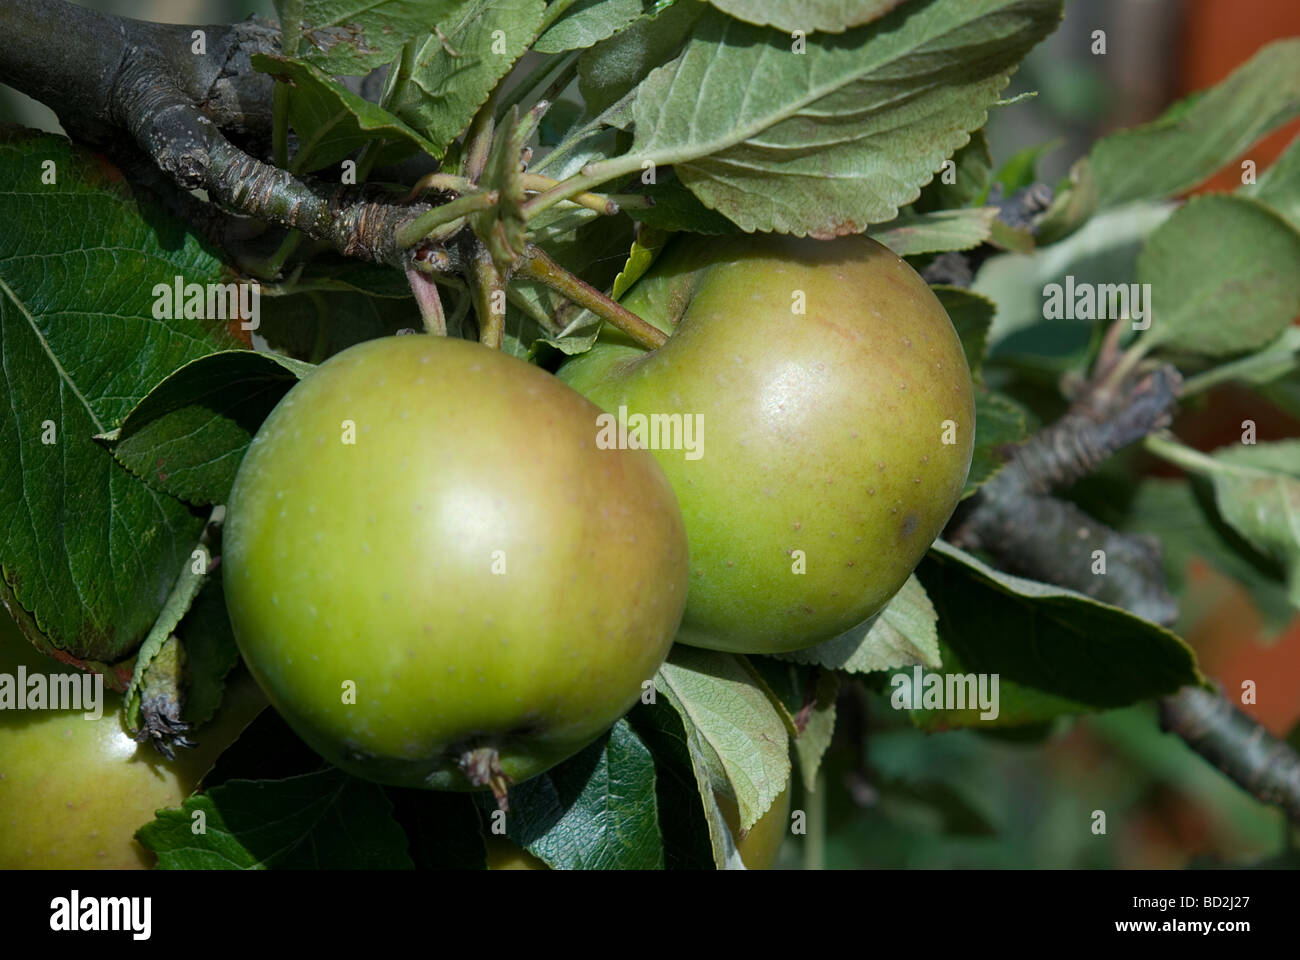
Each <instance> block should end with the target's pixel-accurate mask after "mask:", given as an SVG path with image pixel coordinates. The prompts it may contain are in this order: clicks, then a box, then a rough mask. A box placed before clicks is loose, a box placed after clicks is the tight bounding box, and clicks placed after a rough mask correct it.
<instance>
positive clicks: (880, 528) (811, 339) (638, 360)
mask: <svg viewBox="0 0 1300 960" xmlns="http://www.w3.org/2000/svg"><path fill="white" fill-rule="evenodd" d="M674 243H675V245H674V246H673V247H672V248H671V249H669V250H667V251H665V253H664V254H663V255H662V256H661V258H660V260H659V261H658V262H656V263H655V265H654V266H653V267H652V268H651V270H650V271H649V272H648V273H647V274H646V275H645V276H644V277H642V278H641V279H640V280H639V281H638V282H637V283H636V284H635V285H634V286H633V288H632V289H631V290H630V291H629V292H628V294H627V296H626V298H625V299H624V305H625V306H627V307H628V308H629V309H630V310H632V311H633V312H634V313H636V314H638V315H640V316H641V317H642V318H643V319H645V320H646V321H647V322H649V323H652V324H654V325H655V326H656V327H658V328H659V329H660V330H663V331H664V332H666V333H670V334H671V336H670V337H669V340H668V342H667V343H666V344H665V345H664V346H662V347H660V348H659V349H657V350H653V351H647V350H645V349H643V348H641V347H638V346H636V345H634V344H631V343H629V342H628V341H627V340H626V339H624V338H622V337H621V336H620V335H618V334H616V333H615V334H609V335H606V334H602V337H601V342H598V343H597V344H596V346H595V347H593V348H592V349H591V350H590V351H589V352H588V353H586V354H583V355H581V356H579V357H575V358H574V359H572V360H570V361H569V362H568V363H566V364H565V365H564V366H563V367H561V368H560V371H559V376H560V378H561V379H563V380H564V381H565V382H567V383H569V384H571V385H572V386H573V387H575V388H576V389H577V390H578V391H579V392H581V393H583V394H585V395H586V396H588V397H590V398H591V399H593V400H594V401H595V402H596V403H597V404H599V405H600V406H601V407H602V408H604V409H605V410H606V411H609V412H610V413H611V414H617V413H619V412H620V411H624V412H625V413H624V414H623V415H622V416H625V419H626V421H627V425H628V431H627V442H628V445H634V444H635V443H637V442H638V441H646V442H648V444H649V445H651V446H652V447H653V446H654V445H655V444H656V443H657V445H658V448H657V449H653V452H654V455H655V456H656V458H657V459H658V460H659V463H660V464H661V465H662V466H663V468H664V471H665V472H666V473H667V474H668V478H669V480H670V481H671V482H672V484H673V488H674V489H675V490H676V491H677V498H678V501H679V503H680V504H681V508H682V514H683V516H684V517H685V520H686V532H687V536H688V538H689V541H690V554H691V556H690V562H691V580H690V593H689V596H688V599H687V604H686V615H685V618H684V619H683V621H682V627H681V630H680V632H679V633H678V637H677V639H678V640H679V641H681V642H683V643H689V644H692V645H695V646H701V647H711V648H714V649H719V650H732V651H737V652H742V653H776V652H780V651H789V650H796V649H800V648H802V647H807V646H811V645H813V644H816V643H819V642H821V641H824V640H828V639H831V638H833V637H835V636H837V635H839V634H841V633H843V632H844V631H846V630H848V629H850V628H852V627H854V626H855V625H857V624H860V623H862V622H863V621H865V620H867V619H868V618H870V617H872V616H873V615H875V614H876V613H878V612H879V611H880V610H881V608H883V607H884V605H885V604H886V603H887V602H888V601H889V599H890V598H891V597H892V596H893V595H894V594H895V593H896V592H897V591H898V590H899V588H900V587H902V585H903V583H904V582H905V581H906V580H907V577H908V575H909V574H910V573H911V572H912V569H913V568H914V567H915V566H916V565H917V563H919V562H920V560H921V557H922V556H923V555H924V554H925V552H926V550H927V549H929V547H930V544H931V543H932V542H933V541H934V539H935V538H936V537H937V536H938V535H939V533H940V531H941V530H942V529H943V526H944V524H945V523H946V522H947V520H948V518H949V516H950V515H951V514H952V511H953V509H954V507H955V506H956V505H957V501H958V499H959V497H960V496H961V491H962V487H963V485H964V484H965V480H966V473H967V470H968V469H969V467H970V459H971V451H972V449H973V444H974V436H975V402H974V394H973V390H972V387H971V379H970V370H969V368H968V367H967V364H966V357H965V354H964V353H963V351H962V346H961V342H960V341H959V340H958V338H957V333H956V331H955V330H954V329H953V326H952V322H951V321H950V320H949V319H948V315H947V313H945V312H944V309H943V307H942V306H941V305H940V303H939V301H938V299H937V298H936V297H935V296H934V294H933V293H932V292H931V291H930V289H929V287H927V286H926V284H925V281H924V280H922V279H921V277H920V276H919V275H918V274H917V273H916V272H915V271H914V270H912V268H911V267H909V266H908V265H907V264H906V263H904V262H903V261H902V260H900V259H899V258H898V257H897V256H895V255H894V254H893V253H892V252H890V251H889V250H888V249H886V248H885V247H883V246H881V245H880V244H878V243H876V242H874V241H872V240H868V239H866V238H865V237H842V238H839V239H836V240H831V241H818V240H805V239H796V238H792V237H783V236H770V235H769V236H761V237H736V238H727V239H719V238H716V237H699V236H693V237H687V236H683V237H679V238H678V239H677V240H676V241H675V242H674ZM638 414H640V415H643V416H645V417H646V418H647V421H646V425H649V424H653V423H654V421H653V419H652V418H654V417H656V416H657V417H659V418H660V423H661V424H662V423H665V422H668V421H667V418H669V417H678V416H680V417H681V420H680V421H672V422H671V423H672V426H673V427H674V428H675V427H676V425H677V423H681V424H682V425H683V426H686V425H694V426H695V427H696V434H695V435H694V436H693V437H692V436H690V435H688V434H687V433H686V432H685V431H684V430H683V431H682V432H680V433H678V432H676V431H675V430H674V431H671V435H669V434H670V431H667V430H663V429H661V430H660V431H659V433H660V435H659V436H658V437H657V438H656V437H655V435H654V432H653V431H651V430H649V429H644V430H642V431H640V432H638V431H637V430H636V429H635V427H636V423H635V422H634V417H635V416H636V415H638ZM701 436H702V442H698V441H699V440H700V439H701ZM620 439H621V438H620ZM689 440H693V441H696V445H695V448H694V449H682V448H683V447H687V446H688V444H687V441H689Z"/></svg>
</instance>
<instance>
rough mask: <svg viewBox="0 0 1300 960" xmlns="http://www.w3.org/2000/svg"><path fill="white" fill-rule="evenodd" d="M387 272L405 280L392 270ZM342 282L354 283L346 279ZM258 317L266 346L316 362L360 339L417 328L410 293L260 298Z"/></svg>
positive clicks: (417, 318) (337, 292) (346, 292)
mask: <svg viewBox="0 0 1300 960" xmlns="http://www.w3.org/2000/svg"><path fill="white" fill-rule="evenodd" d="M388 272H389V273H392V274H394V275H396V276H397V277H399V278H400V280H401V282H402V284H403V285H405V284H406V278H405V277H403V276H402V275H401V274H400V273H398V272H397V271H396V270H391V271H388ZM357 278H358V279H360V275H357ZM341 282H342V283H346V284H348V285H349V286H351V285H352V281H351V280H348V279H342V280H341ZM363 282H364V281H363ZM407 289H408V292H409V289H410V288H409V287H408V288H407ZM261 320H262V325H261V327H259V328H258V333H260V334H261V335H262V336H263V337H265V338H266V342H267V345H268V346H269V347H271V348H272V349H274V350H277V351H280V352H283V353H285V354H288V355H289V356H291V357H295V358H298V359H300V360H308V361H310V362H312V363H318V362H320V361H321V360H324V359H326V358H327V357H330V356H333V355H334V354H336V353H338V352H339V351H340V350H345V349H347V348H348V347H350V346H352V345H353V344H355V343H360V342H361V341H363V340H371V339H373V338H375V337H383V336H391V335H392V334H395V333H397V331H399V330H415V329H419V327H420V312H419V310H418V309H417V307H416V306H415V301H414V300H413V299H411V298H410V297H407V298H405V299H398V298H396V297H390V296H381V295H378V294H374V295H372V294H371V293H369V292H367V293H360V292H352V291H350V290H329V291H328V292H323V293H322V292H315V291H313V292H308V293H295V294H292V295H290V296H283V297H263V298H262V317H261Z"/></svg>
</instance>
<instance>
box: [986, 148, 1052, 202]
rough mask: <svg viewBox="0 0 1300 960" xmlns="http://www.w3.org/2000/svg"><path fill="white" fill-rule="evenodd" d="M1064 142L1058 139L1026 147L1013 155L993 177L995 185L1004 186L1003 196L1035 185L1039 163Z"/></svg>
mask: <svg viewBox="0 0 1300 960" xmlns="http://www.w3.org/2000/svg"><path fill="white" fill-rule="evenodd" d="M1062 142H1063V141H1062V140H1061V139H1060V138H1057V139H1056V140H1049V141H1047V142H1046V143H1039V144H1034V145H1033V146H1029V147H1025V148H1024V149H1023V150H1020V151H1017V152H1016V153H1015V154H1013V155H1012V157H1011V159H1010V160H1008V161H1007V162H1006V163H1004V164H1003V165H1002V167H1001V168H1000V169H999V170H998V172H997V174H996V175H995V176H994V177H993V181H994V183H1000V184H1002V193H1003V196H1006V197H1009V196H1011V195H1012V194H1013V193H1015V192H1016V191H1017V190H1023V189H1024V188H1025V187H1028V186H1030V185H1031V184H1033V183H1034V182H1035V181H1036V180H1037V179H1038V161H1039V160H1040V159H1042V158H1043V157H1044V156H1045V155H1047V154H1049V153H1051V152H1052V151H1053V150H1055V149H1057V148H1058V147H1059V146H1061V144H1062Z"/></svg>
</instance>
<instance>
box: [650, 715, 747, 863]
mask: <svg viewBox="0 0 1300 960" xmlns="http://www.w3.org/2000/svg"><path fill="white" fill-rule="evenodd" d="M627 721H628V723H629V724H630V725H631V727H632V729H633V730H634V731H636V735H637V736H638V737H640V738H641V742H642V743H644V744H645V745H646V746H647V747H648V748H649V750H650V753H651V755H652V756H653V757H654V764H655V799H656V801H657V802H658V805H659V832H660V833H661V834H662V835H663V843H664V868H665V869H667V870H698V869H713V868H715V867H717V868H721V867H722V866H724V865H725V863H726V852H725V849H724V848H723V846H722V844H721V843H720V842H719V843H718V844H717V851H718V852H717V853H716V854H715V845H714V837H713V829H721V830H722V831H723V832H725V829H726V828H725V825H724V824H723V823H722V820H721V818H718V823H717V824H711V821H710V816H709V809H708V808H711V807H712V806H713V798H712V788H711V786H710V784H709V779H708V773H707V771H704V770H702V769H701V770H700V771H699V773H701V774H703V777H702V778H701V776H699V775H698V774H697V772H696V768H695V763H694V762H693V760H692V757H691V749H690V745H689V744H688V743H687V737H686V727H685V726H684V725H683V723H682V718H681V717H679V716H678V715H677V711H676V710H674V709H673V708H672V707H670V706H669V705H668V704H667V703H662V702H659V701H658V700H656V701H655V702H654V703H638V704H637V705H636V706H635V707H633V708H632V712H631V713H629V714H628V715H627ZM706 791H707V793H706ZM706 798H707V805H706Z"/></svg>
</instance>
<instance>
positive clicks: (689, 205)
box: [627, 172, 740, 234]
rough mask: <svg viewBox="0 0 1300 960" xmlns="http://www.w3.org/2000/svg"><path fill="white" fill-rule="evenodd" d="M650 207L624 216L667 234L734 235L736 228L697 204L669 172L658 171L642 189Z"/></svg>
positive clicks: (632, 210)
mask: <svg viewBox="0 0 1300 960" xmlns="http://www.w3.org/2000/svg"><path fill="white" fill-rule="evenodd" d="M641 192H642V193H644V194H645V195H646V196H648V197H649V198H650V199H651V200H652V201H653V202H654V206H653V207H644V208H642V207H628V208H627V215H628V216H630V217H631V218H632V219H633V220H637V221H639V222H641V223H644V224H646V225H647V226H651V227H655V228H657V229H659V230H667V231H670V232H675V231H683V230H684V231H686V232H688V233H708V234H733V233H740V227H738V226H736V225H735V224H734V223H732V222H731V221H730V220H728V219H727V218H726V217H724V216H723V215H722V214H720V213H718V212H717V211H716V210H710V209H709V208H708V207H706V206H705V205H704V204H702V203H700V201H699V198H698V197H696V196H695V194H693V193H691V191H690V190H688V189H686V185H685V184H684V183H682V182H681V181H680V180H678V179H677V177H675V176H673V175H672V174H671V173H667V172H661V173H660V174H659V175H658V177H657V179H656V182H655V183H653V184H648V185H645V186H642V187H641Z"/></svg>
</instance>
